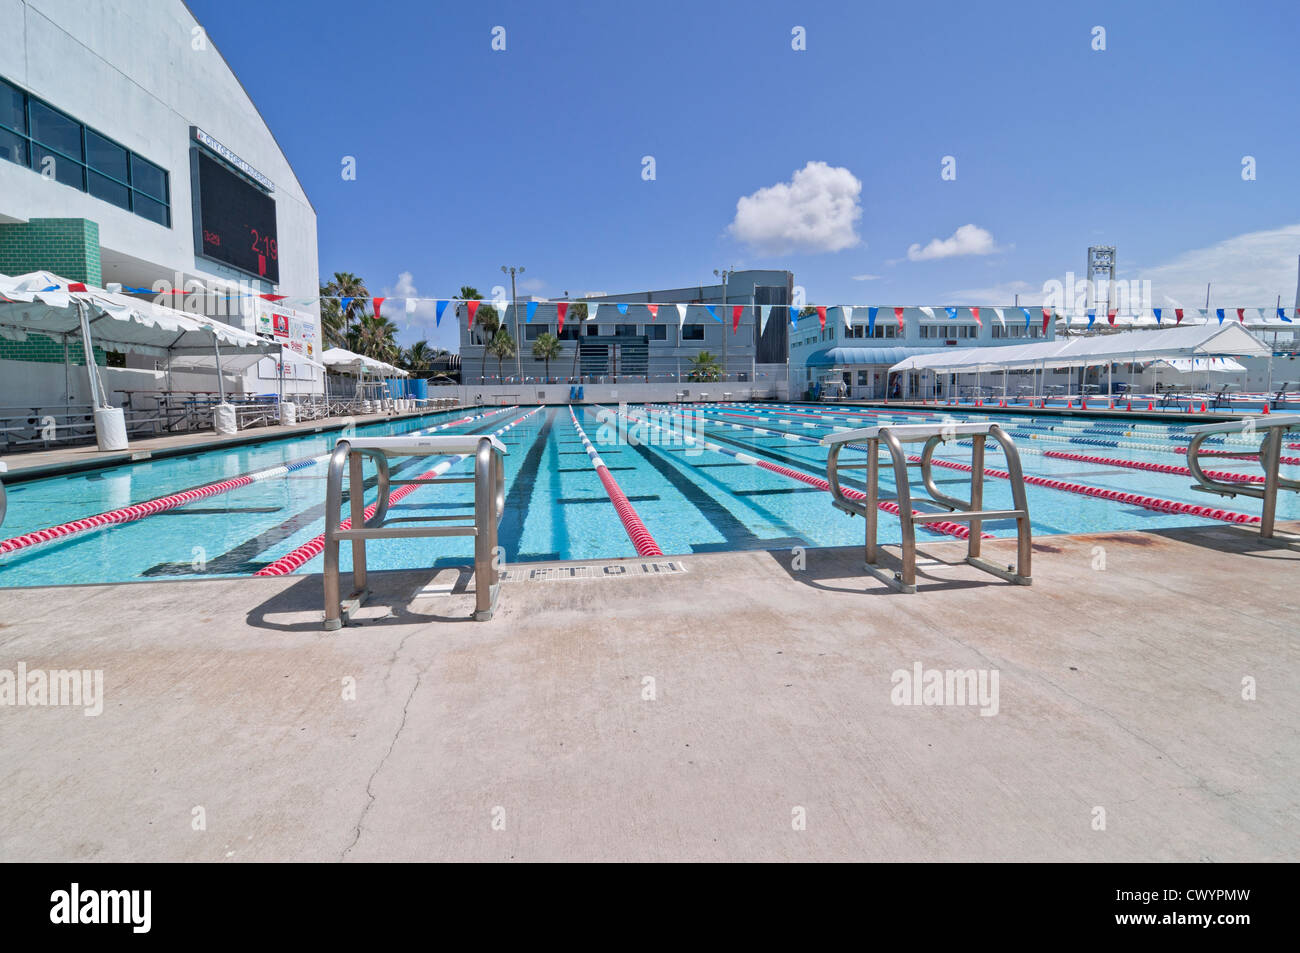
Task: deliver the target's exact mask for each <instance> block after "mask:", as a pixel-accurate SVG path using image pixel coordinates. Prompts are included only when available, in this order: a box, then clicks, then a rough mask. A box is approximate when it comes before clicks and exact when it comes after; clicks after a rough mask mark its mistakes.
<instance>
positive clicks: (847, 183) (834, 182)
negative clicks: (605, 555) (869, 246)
mask: <svg viewBox="0 0 1300 953" xmlns="http://www.w3.org/2000/svg"><path fill="white" fill-rule="evenodd" d="M861 195H862V183H861V182H860V181H858V179H857V177H856V176H854V174H853V173H852V172H850V171H849V170H848V169H845V168H841V167H835V166H830V165H827V164H826V163H825V162H809V163H808V164H807V165H806V166H804V167H803V168H802V169H799V170H798V171H797V172H795V173H794V175H793V176H792V177H791V179H790V181H789V182H778V183H777V184H776V185H769V186H767V187H766V188H762V189H759V190H758V191H757V192H755V193H754V194H752V195H746V196H742V197H741V198H740V199H739V200H738V201H737V202H736V217H735V219H733V220H732V222H731V224H730V225H729V226H728V227H727V230H728V231H729V232H730V233H731V235H732V236H734V237H735V238H736V239H738V240H739V241H742V242H745V243H746V244H749V245H751V246H753V247H754V249H755V250H756V251H757V252H759V253H760V254H765V255H783V254H786V253H789V252H792V251H804V252H834V251H842V250H843V249H845V248H852V247H853V246H855V245H858V244H860V243H861V242H862V239H861V238H859V237H858V234H857V232H856V231H854V226H855V225H856V223H857V222H858V220H859V219H861V218H862V207H861V206H860V205H859V204H858V202H859V198H860V197H861Z"/></svg>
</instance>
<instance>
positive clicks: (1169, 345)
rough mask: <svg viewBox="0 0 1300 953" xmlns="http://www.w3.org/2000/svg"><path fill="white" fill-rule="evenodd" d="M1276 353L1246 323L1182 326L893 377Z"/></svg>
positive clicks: (988, 350) (1012, 350) (904, 367)
mask: <svg viewBox="0 0 1300 953" xmlns="http://www.w3.org/2000/svg"><path fill="white" fill-rule="evenodd" d="M1271 354H1272V348H1270V347H1269V346H1268V345H1266V344H1265V343H1264V342H1263V341H1261V340H1260V339H1259V338H1257V337H1255V335H1253V334H1252V333H1251V332H1249V331H1247V330H1246V329H1245V328H1244V327H1242V326H1241V325H1240V324H1236V323H1234V324H1228V323H1226V322H1225V323H1224V324H1222V325H1219V324H1217V323H1215V324H1211V325H1207V324H1186V323H1184V324H1182V325H1178V326H1175V327H1166V328H1162V329H1159V330H1154V331H1121V332H1118V333H1114V334H1097V335H1092V336H1089V337H1069V338H1062V339H1058V340H1054V341H1040V342H1036V343H1032V344H1014V345H1009V346H1005V347H968V348H952V349H945V350H944V351H942V352H939V353H936V354H922V355H916V356H914V357H909V358H907V359H905V360H902V361H899V362H898V363H897V364H895V365H893V366H892V367H891V368H890V373H894V372H899V371H926V370H928V371H931V372H933V373H940V372H942V373H948V374H982V373H983V372H985V371H1001V372H1003V392H1004V394H1005V391H1006V372H1007V371H1013V370H1014V371H1025V370H1028V371H1037V372H1038V373H1039V375H1041V374H1042V373H1044V372H1045V371H1046V370H1047V369H1048V368H1061V367H1089V366H1095V365H1103V364H1104V365H1107V366H1111V365H1114V364H1116V363H1130V364H1136V363H1139V362H1150V361H1161V360H1195V359H1198V358H1201V359H1203V358H1209V357H1216V358H1218V357H1269V356H1271Z"/></svg>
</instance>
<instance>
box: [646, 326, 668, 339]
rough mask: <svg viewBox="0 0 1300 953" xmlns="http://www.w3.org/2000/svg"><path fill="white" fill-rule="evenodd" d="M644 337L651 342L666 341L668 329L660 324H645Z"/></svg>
mask: <svg viewBox="0 0 1300 953" xmlns="http://www.w3.org/2000/svg"><path fill="white" fill-rule="evenodd" d="M645 335H646V337H648V338H649V339H650V340H651V341H667V340H668V328H667V327H666V326H665V325H662V324H647V325H646V326H645Z"/></svg>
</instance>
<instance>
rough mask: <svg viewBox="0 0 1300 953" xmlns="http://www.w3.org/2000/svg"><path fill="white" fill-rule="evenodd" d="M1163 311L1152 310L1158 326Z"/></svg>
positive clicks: (1158, 309)
mask: <svg viewBox="0 0 1300 953" xmlns="http://www.w3.org/2000/svg"><path fill="white" fill-rule="evenodd" d="M1161 310H1162V309H1160V308H1152V309H1151V312H1152V313H1153V314H1154V315H1155V316H1156V324H1159V323H1160V311H1161Z"/></svg>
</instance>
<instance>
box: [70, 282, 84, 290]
mask: <svg viewBox="0 0 1300 953" xmlns="http://www.w3.org/2000/svg"><path fill="white" fill-rule="evenodd" d="M68 290H69V291H85V290H86V286H85V285H83V284H82V283H81V282H80V281H70V282H68Z"/></svg>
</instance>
